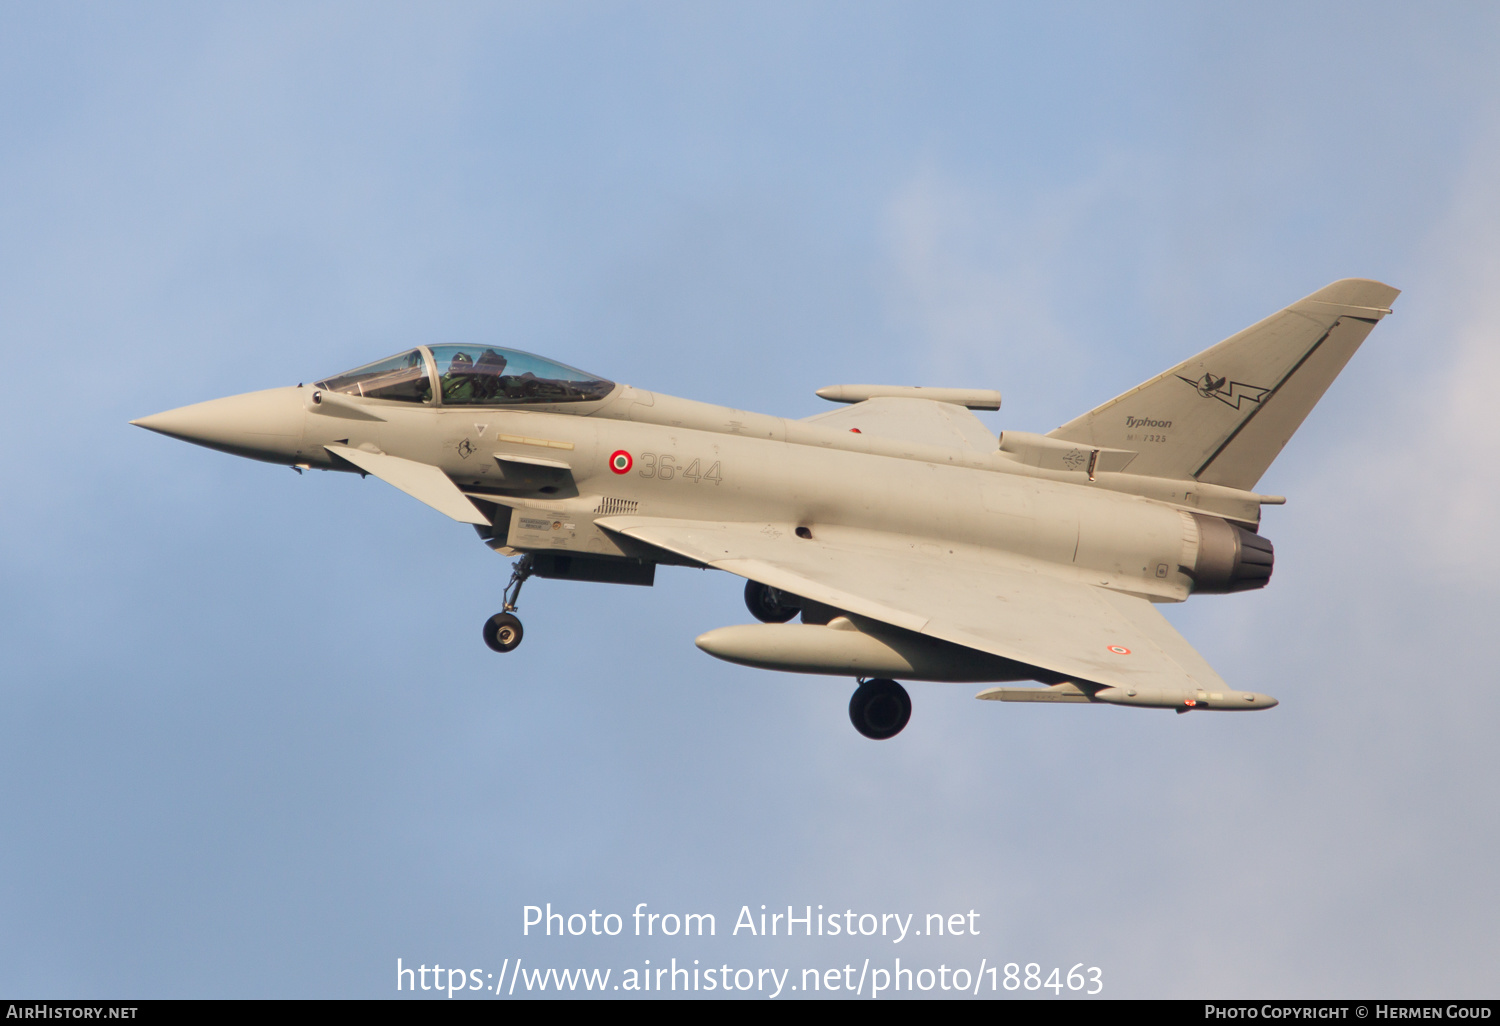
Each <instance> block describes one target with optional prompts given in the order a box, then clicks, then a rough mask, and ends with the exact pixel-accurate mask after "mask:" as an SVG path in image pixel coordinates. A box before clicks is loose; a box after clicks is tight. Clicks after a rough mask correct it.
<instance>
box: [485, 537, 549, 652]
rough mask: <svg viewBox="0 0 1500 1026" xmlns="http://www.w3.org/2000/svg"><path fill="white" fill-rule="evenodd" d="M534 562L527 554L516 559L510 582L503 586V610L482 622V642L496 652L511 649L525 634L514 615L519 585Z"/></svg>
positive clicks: (529, 574) (519, 590) (528, 574)
mask: <svg viewBox="0 0 1500 1026" xmlns="http://www.w3.org/2000/svg"><path fill="white" fill-rule="evenodd" d="M535 562H536V560H535V559H534V558H533V557H532V556H529V555H527V556H522V557H521V558H520V559H518V560H516V564H515V566H514V567H512V568H511V572H510V583H509V584H507V585H506V586H505V610H504V611H503V612H499V613H496V614H495V615H494V616H492V617H490V618H489V619H488V620H486V621H485V622H484V643H485V644H486V645H488V646H489V647H490V648H492V649H494V650H495V651H496V652H509V651H511V650H512V649H514V648H515V647H516V646H517V645H519V644H520V643H521V638H522V637H524V636H525V633H526V632H525V630H524V629H523V628H522V627H521V620H520V618H519V617H518V616H516V615H515V610H516V602H517V600H518V599H520V597H521V585H523V584H525V583H526V579H527V578H528V577H530V576H531V574H532V572H533V571H532V566H533V564H534V563H535Z"/></svg>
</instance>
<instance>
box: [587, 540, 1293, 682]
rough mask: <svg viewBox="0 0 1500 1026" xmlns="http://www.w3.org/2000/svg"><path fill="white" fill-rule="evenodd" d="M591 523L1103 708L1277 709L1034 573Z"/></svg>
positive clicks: (1102, 602) (914, 547)
mask: <svg viewBox="0 0 1500 1026" xmlns="http://www.w3.org/2000/svg"><path fill="white" fill-rule="evenodd" d="M596 523H598V525H599V526H600V527H603V528H605V529H606V530H609V531H613V532H616V533H618V534H621V535H624V536H626V537H629V538H633V539H636V540H637V541H641V542H645V543H646V544H649V545H654V546H657V547H659V548H662V549H666V550H668V551H669V552H672V553H675V554H677V555H679V556H684V557H686V558H688V559H692V560H695V561H697V562H700V563H703V564H705V565H708V566H712V567H715V568H717V569H721V570H726V571H728V572H730V573H733V574H736V575H738V576H740V577H746V578H749V579H750V580H754V581H759V582H760V583H762V584H766V585H769V586H771V587H773V588H778V589H780V590H783V591H788V592H791V593H792V594H795V595H800V596H802V597H803V598H805V599H810V600H812V601H814V602H820V603H823V604H825V605H829V606H833V607H835V608H838V609H842V610H846V611H848V612H850V613H854V614H856V615H858V616H864V617H869V618H870V619H873V620H879V621H881V622H882V623H887V624H891V625H893V626H895V627H899V628H902V629H904V630H908V631H913V632H916V633H919V634H924V635H927V636H929V637H934V638H939V639H941V640H943V641H948V642H953V643H955V644H958V645H962V646H965V647H967V648H971V649H976V650H978V651H980V652H987V653H989V654H992V655H997V656H1001V657H1003V658H1006V659H1010V660H1013V661H1015V662H1019V663H1025V664H1028V665H1031V666H1036V667H1039V668H1041V669H1043V670H1048V671H1051V672H1052V673H1054V674H1057V675H1060V676H1062V677H1064V678H1066V679H1067V680H1069V681H1072V682H1074V683H1075V684H1076V685H1077V686H1078V687H1080V688H1082V689H1084V692H1085V694H1086V695H1087V696H1089V697H1094V696H1097V697H1098V699H1099V700H1102V701H1112V702H1119V703H1121V704H1136V705H1165V706H1172V707H1183V706H1184V705H1186V706H1193V705H1194V704H1198V705H1203V706H1205V707H1208V708H1214V707H1221V708H1223V707H1227V708H1266V707H1268V706H1270V705H1274V704H1275V700H1274V699H1269V698H1267V697H1266V696H1262V695H1252V694H1251V693H1249V692H1237V691H1234V690H1233V689H1231V688H1230V687H1229V685H1227V684H1226V683H1225V682H1224V680H1223V678H1221V677H1220V676H1219V675H1218V674H1217V673H1215V672H1214V670H1213V668H1212V667H1211V666H1209V665H1208V662H1207V660H1205V659H1204V658H1203V657H1202V656H1201V655H1199V654H1198V653H1197V652H1196V651H1195V650H1194V649H1193V647H1192V646H1191V645H1190V644H1188V642H1187V641H1186V639H1184V638H1183V637H1182V635H1180V634H1178V633H1177V631H1176V630H1175V629H1173V627H1172V625H1171V624H1169V623H1168V622H1167V621H1166V619H1165V618H1164V617H1163V616H1162V615H1161V614H1160V613H1159V612H1157V611H1156V609H1155V608H1154V607H1153V606H1152V604H1151V603H1150V602H1148V601H1146V600H1145V599H1141V598H1137V597H1135V596H1133V595H1125V594H1121V593H1118V592H1112V591H1108V590H1106V589H1103V588H1099V587H1096V586H1093V585H1090V584H1087V583H1085V582H1082V581H1070V580H1066V579H1063V578H1060V577H1054V576H1050V575H1048V574H1045V573H1039V572H1033V571H1032V570H1031V569H1030V568H1028V567H1026V566H1024V565H1021V564H1019V563H1008V562H1007V561H1005V560H1004V558H1003V557H997V556H996V555H995V554H993V553H987V552H982V551H979V550H972V549H960V548H959V547H957V546H951V547H950V546H946V545H945V546H936V545H931V544H923V543H920V542H915V541H911V540H908V539H904V538H901V537H896V536H890V535H883V534H880V533H877V532H871V531H860V530H855V529H849V528H835V527H820V528H819V529H818V531H817V535H816V537H814V538H801V537H798V536H797V535H796V534H795V533H794V532H793V531H792V530H791V529H790V527H788V526H787V525H783V524H752V523H711V522H702V521H690V520H666V519H658V518H652V517H607V518H601V519H599V520H598V521H596ZM1064 686H1065V687H1066V685H1064ZM1116 689H1118V690H1116ZM996 690H1004V691H1011V690H1020V689H992V691H996ZM1024 690H1026V691H1028V692H1033V693H1035V692H1036V690H1037V689H1034V688H1031V689H1024ZM985 697H991V698H1005V697H1006V696H1005V695H1004V694H994V693H985Z"/></svg>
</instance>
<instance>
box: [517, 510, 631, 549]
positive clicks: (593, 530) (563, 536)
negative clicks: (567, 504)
mask: <svg viewBox="0 0 1500 1026" xmlns="http://www.w3.org/2000/svg"><path fill="white" fill-rule="evenodd" d="M506 545H507V546H508V547H510V548H512V549H520V550H525V551H531V552H537V551H553V552H558V551H560V552H576V553H579V554H581V555H583V554H588V555H597V556H626V555H629V553H626V552H625V550H624V549H622V548H620V546H619V545H617V544H615V542H614V540H613V539H612V538H610V536H609V535H607V534H605V533H604V532H603V531H601V530H599V528H597V527H595V526H594V514H593V513H588V512H571V511H570V512H558V511H556V510H546V509H537V508H535V507H527V506H517V507H515V508H514V509H513V510H512V511H511V515H510V531H509V532H508V533H507V535H506Z"/></svg>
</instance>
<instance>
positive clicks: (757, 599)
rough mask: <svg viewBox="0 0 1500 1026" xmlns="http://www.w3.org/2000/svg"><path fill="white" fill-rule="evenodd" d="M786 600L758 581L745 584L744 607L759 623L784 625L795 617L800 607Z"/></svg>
mask: <svg viewBox="0 0 1500 1026" xmlns="http://www.w3.org/2000/svg"><path fill="white" fill-rule="evenodd" d="M788 598H789V596H786V595H783V594H782V593H781V592H779V591H777V590H776V589H775V588H769V587H767V586H766V585H764V584H761V583H760V582H759V581H746V582H745V606H746V608H748V609H749V610H750V615H751V616H753V617H755V618H756V619H757V620H759V621H760V622H761V623H786V622H787V621H788V620H790V619H791V618H792V617H794V616H796V615H797V610H798V609H799V608H801V607H800V606H794V605H790V604H788V601H787V600H788Z"/></svg>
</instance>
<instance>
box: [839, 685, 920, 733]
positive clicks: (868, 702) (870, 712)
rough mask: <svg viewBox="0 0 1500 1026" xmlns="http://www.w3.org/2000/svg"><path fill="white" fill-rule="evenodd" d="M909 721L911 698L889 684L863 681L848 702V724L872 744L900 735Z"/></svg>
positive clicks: (900, 688) (903, 690)
mask: <svg viewBox="0 0 1500 1026" xmlns="http://www.w3.org/2000/svg"><path fill="white" fill-rule="evenodd" d="M910 719H911V696H910V695H908V694H907V693H906V689H905V688H903V687H902V686H901V685H900V684H897V683H896V682H895V681H893V680H867V681H865V682H864V683H863V684H861V685H860V686H859V687H858V688H856V689H855V691H854V696H853V697H852V698H850V699H849V721H850V722H851V723H853V724H854V729H855V730H857V731H859V732H860V733H861V734H863V735H864V736H865V737H867V738H870V739H871V740H874V741H884V740H886V739H887V738H892V737H895V736H896V735H897V734H899V733H901V730H902V728H904V727H905V726H906V723H907V721H908V720H910Z"/></svg>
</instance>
